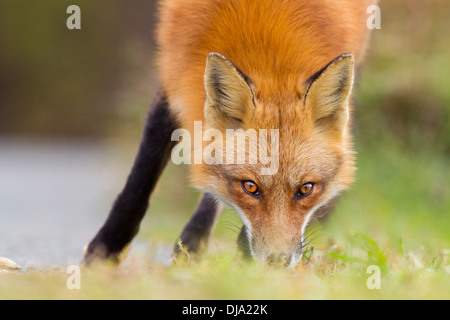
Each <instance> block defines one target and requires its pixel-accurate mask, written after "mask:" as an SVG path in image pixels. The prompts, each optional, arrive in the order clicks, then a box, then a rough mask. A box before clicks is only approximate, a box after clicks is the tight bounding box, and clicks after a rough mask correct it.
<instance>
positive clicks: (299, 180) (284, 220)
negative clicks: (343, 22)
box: [196, 53, 354, 267]
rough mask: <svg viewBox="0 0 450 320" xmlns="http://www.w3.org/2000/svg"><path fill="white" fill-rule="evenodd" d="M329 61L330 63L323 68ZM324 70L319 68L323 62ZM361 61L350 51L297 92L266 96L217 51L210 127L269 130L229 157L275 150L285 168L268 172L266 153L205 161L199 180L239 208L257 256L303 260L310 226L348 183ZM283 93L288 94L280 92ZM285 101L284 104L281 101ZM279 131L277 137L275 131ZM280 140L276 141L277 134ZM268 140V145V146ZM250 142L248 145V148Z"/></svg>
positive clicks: (211, 60) (209, 89)
mask: <svg viewBox="0 0 450 320" xmlns="http://www.w3.org/2000/svg"><path fill="white" fill-rule="evenodd" d="M321 67H322V66H321ZM318 69H319V68H318ZM353 74H354V60H353V56H352V55H351V54H344V55H341V56H339V57H338V58H336V59H334V60H333V61H331V62H330V63H329V64H328V65H326V66H325V67H323V68H322V69H321V70H319V71H318V72H317V73H316V74H315V75H313V76H312V77H311V78H309V80H308V81H306V82H304V83H300V84H299V92H303V94H300V93H299V94H297V95H295V96H292V97H289V98H286V99H284V100H282V99H262V98H260V97H259V96H258V88H257V87H255V85H254V83H253V82H252V79H250V78H248V77H247V76H246V75H245V74H243V73H242V72H241V71H240V70H239V69H238V68H237V67H236V66H235V65H234V64H233V63H232V62H231V61H229V60H228V59H227V58H225V57H224V56H222V55H220V54H217V53H211V54H209V56H208V59H207V63H206V71H205V88H206V102H205V108H204V117H205V122H206V126H207V127H208V128H215V129H217V130H220V131H221V132H223V133H224V134H225V133H226V132H227V130H230V129H234V130H236V129H242V130H249V129H253V130H255V131H256V132H258V130H261V129H265V130H267V132H268V134H267V139H266V140H265V141H264V142H263V141H261V140H259V141H258V142H259V143H258V145H256V146H254V145H250V143H249V142H248V141H247V142H246V143H245V144H244V146H247V147H246V148H243V149H242V148H239V147H238V148H235V149H234V150H232V151H231V152H228V151H227V150H225V151H224V154H223V156H224V157H225V158H228V159H229V158H230V157H231V158H233V159H235V158H234V157H235V156H236V154H237V153H239V152H243V153H245V156H246V157H247V159H249V160H250V158H252V157H254V156H255V154H258V153H251V151H252V148H253V149H255V148H256V149H258V150H260V149H263V148H267V146H268V145H274V144H273V143H275V144H276V148H270V147H269V148H267V149H268V150H269V151H268V153H269V154H270V157H271V158H272V159H274V161H277V168H276V170H273V171H272V172H271V173H269V174H268V173H267V172H266V173H264V170H263V169H264V168H266V167H267V164H263V163H261V161H260V159H253V160H254V161H246V162H245V163H243V164H242V163H241V164H236V162H233V161H230V162H229V163H225V162H226V161H224V163H223V164H212V165H205V166H202V169H201V170H202V172H201V175H200V176H201V178H200V179H197V180H198V181H196V182H197V184H198V185H200V186H201V187H202V188H203V189H204V190H207V191H208V192H211V193H213V194H214V195H215V196H216V197H217V198H218V199H220V200H222V201H224V202H225V203H227V204H228V205H230V206H231V207H232V208H234V209H235V210H236V211H237V212H238V213H239V214H240V216H241V218H242V220H243V223H244V226H243V229H242V230H241V235H240V240H239V241H240V247H241V248H243V249H245V250H244V251H247V253H248V254H250V255H251V256H252V257H253V258H255V259H257V260H261V261H265V262H270V261H279V262H282V263H284V264H286V265H288V266H291V267H293V266H295V265H297V264H298V263H299V262H300V260H301V257H302V254H303V251H304V245H305V243H304V242H305V229H306V226H307V224H308V222H309V221H310V220H311V218H312V217H313V215H314V213H315V212H316V210H317V209H319V208H320V207H322V206H323V205H324V204H325V203H327V202H328V201H329V200H330V199H332V198H333V197H335V196H336V195H337V194H338V193H339V192H340V191H342V190H343V189H345V188H346V187H347V186H348V185H349V183H351V181H352V177H353V171H354V166H353V152H352V148H351V139H350V132H349V131H350V130H349V116H350V112H349V97H350V94H351V90H352V85H353V76H354V75H353ZM279 94H280V96H282V95H283V92H280V93H279ZM280 101H282V102H280ZM271 129H276V131H275V132H276V133H277V137H276V139H275V138H274V136H271V135H270V134H269V133H270V132H271ZM274 139H275V140H274ZM262 144H264V145H262ZM241 147H242V146H241Z"/></svg>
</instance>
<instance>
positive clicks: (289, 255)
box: [238, 225, 303, 268]
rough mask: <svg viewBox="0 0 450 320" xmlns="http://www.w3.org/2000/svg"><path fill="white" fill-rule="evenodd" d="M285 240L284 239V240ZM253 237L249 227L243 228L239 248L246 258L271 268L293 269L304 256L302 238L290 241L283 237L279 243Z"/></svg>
mask: <svg viewBox="0 0 450 320" xmlns="http://www.w3.org/2000/svg"><path fill="white" fill-rule="evenodd" d="M283 238H284V239H283ZM265 239H266V238H265V237H262V236H257V235H252V234H251V232H250V231H249V229H248V227H246V226H245V225H244V226H243V227H242V229H241V232H240V234H239V237H238V248H239V250H240V252H241V253H242V255H243V257H244V258H247V259H254V260H257V261H260V262H263V263H266V264H268V265H271V266H285V267H290V268H293V267H295V266H296V265H297V264H298V263H299V262H300V260H301V258H302V254H303V247H302V241H301V238H300V237H294V238H291V239H290V240H286V239H287V238H285V237H283V235H281V236H280V237H278V241H277V240H274V239H271V240H270V241H266V240H265Z"/></svg>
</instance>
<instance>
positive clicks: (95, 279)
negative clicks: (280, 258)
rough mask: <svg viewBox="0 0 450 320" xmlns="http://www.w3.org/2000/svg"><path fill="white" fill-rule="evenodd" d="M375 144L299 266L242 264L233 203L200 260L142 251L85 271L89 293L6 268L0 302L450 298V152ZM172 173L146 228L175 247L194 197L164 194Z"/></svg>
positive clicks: (155, 239)
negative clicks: (161, 259) (377, 282)
mask: <svg viewBox="0 0 450 320" xmlns="http://www.w3.org/2000/svg"><path fill="white" fill-rule="evenodd" d="M381 146H382V147H381ZM372 148H373V146H369V147H364V146H362V147H361V148H360V149H359V151H360V154H359V157H358V162H359V165H358V166H359V170H358V174H357V182H356V183H355V184H354V185H353V188H352V189H351V190H350V191H348V192H346V193H345V194H344V195H343V197H342V198H341V199H340V201H339V203H338V205H337V207H336V209H335V210H334V211H333V212H332V213H331V214H330V215H329V219H328V220H327V221H326V223H324V224H323V225H321V226H318V225H317V224H314V225H313V227H312V228H313V229H315V230H319V232H318V234H319V237H318V238H317V239H316V240H315V241H314V242H313V243H312V245H311V246H312V247H314V250H313V252H312V254H311V253H309V254H308V255H307V256H308V257H306V258H305V259H304V261H303V263H302V264H301V265H300V266H299V267H298V268H297V269H295V270H285V269H282V268H273V267H267V266H262V265H259V264H257V263H247V262H244V261H241V260H240V259H239V258H238V257H237V255H236V245H235V240H236V236H237V234H236V232H237V230H238V228H239V226H240V223H239V220H238V218H237V216H236V215H235V214H234V213H233V212H232V211H229V210H228V211H226V212H225V213H224V214H223V216H222V217H221V219H220V221H219V223H218V226H217V229H216V232H215V234H214V236H213V238H212V240H211V243H210V246H209V249H208V252H207V254H206V256H205V257H204V259H203V260H201V261H196V260H195V259H190V262H189V264H187V263H186V261H181V262H180V261H179V262H178V263H176V264H174V265H171V266H163V265H161V264H160V263H158V262H157V261H155V260H153V259H152V258H151V257H152V250H153V249H150V250H149V251H150V252H148V251H139V250H135V251H133V253H132V254H130V255H129V256H128V257H127V258H126V259H125V261H124V263H123V264H122V265H121V266H120V267H118V268H114V267H111V266H98V267H97V268H93V269H82V273H81V286H82V288H81V290H68V289H67V287H66V281H67V278H68V276H69V275H68V274H66V273H65V270H63V269H61V270H46V271H33V270H28V271H25V272H12V273H8V274H3V275H0V299H16V298H26V299H35V298H40V299H41V298H43V299H113V298H117V299H353V298H356V299H432V298H436V299H449V298H450V277H449V275H450V265H449V264H448V260H449V258H450V257H449V255H450V250H449V249H450V226H449V224H448V214H449V212H450V211H449V208H450V199H449V197H448V195H449V181H450V179H449V175H448V174H449V172H448V159H447V158H445V157H439V156H437V155H433V156H428V155H426V154H425V155H419V156H412V155H411V154H408V153H407V152H402V151H401V150H399V146H397V145H389V144H381V145H380V147H379V148H374V149H372ZM169 171H170V172H168V174H167V175H166V176H165V177H164V179H163V181H162V182H161V184H160V186H159V189H158V191H157V193H156V194H155V197H154V199H153V202H152V209H151V210H150V212H149V215H148V217H146V219H145V221H144V223H143V228H142V231H141V233H140V240H143V241H146V242H148V243H151V244H154V245H157V244H165V245H172V243H174V242H175V240H176V238H177V235H178V233H179V232H180V230H181V228H182V227H183V224H184V223H185V222H186V221H187V219H188V218H189V210H192V209H193V207H195V203H196V200H195V199H196V196H197V194H196V193H195V192H192V191H190V190H187V191H186V189H185V188H181V187H180V189H179V192H180V195H179V199H180V202H179V203H177V204H174V203H173V202H169V203H168V202H167V201H166V200H167V197H170V192H169V190H170V191H175V192H176V191H177V190H178V186H180V185H184V183H185V182H186V181H185V180H186V177H185V176H184V175H183V174H181V175H180V173H182V172H184V171H183V169H181V168H175V167H171V168H169ZM169 186H173V187H172V188H169ZM183 190H184V191H183ZM186 208H188V210H187V209H186ZM158 213H159V214H158ZM153 248H155V247H154V246H153ZM308 259H309V261H308ZM370 265H377V266H378V267H379V268H380V270H381V289H380V290H377V289H374V290H369V289H368V287H367V284H366V283H367V279H368V278H369V276H371V274H368V273H367V268H368V267H369V266H370Z"/></svg>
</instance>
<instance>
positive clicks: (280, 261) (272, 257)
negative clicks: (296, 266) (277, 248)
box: [266, 252, 290, 266]
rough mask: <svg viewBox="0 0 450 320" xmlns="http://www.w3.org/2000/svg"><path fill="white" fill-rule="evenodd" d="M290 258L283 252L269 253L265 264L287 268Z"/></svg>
mask: <svg viewBox="0 0 450 320" xmlns="http://www.w3.org/2000/svg"><path fill="white" fill-rule="evenodd" d="M289 260H290V257H289V256H288V255H287V254H286V253H285V252H276V253H271V254H269V255H268V256H267V259H266V261H267V263H268V264H269V265H272V266H287V265H288V264H289Z"/></svg>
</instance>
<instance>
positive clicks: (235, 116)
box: [205, 53, 254, 129]
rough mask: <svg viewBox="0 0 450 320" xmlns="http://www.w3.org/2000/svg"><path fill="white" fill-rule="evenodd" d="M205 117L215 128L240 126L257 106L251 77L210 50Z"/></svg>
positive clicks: (206, 77)
mask: <svg viewBox="0 0 450 320" xmlns="http://www.w3.org/2000/svg"><path fill="white" fill-rule="evenodd" d="M205 89H206V103H205V119H206V121H207V122H209V124H210V125H212V126H213V127H215V128H222V129H225V128H227V129H228V128H230V129H233V128H240V127H242V126H243V122H244V120H245V118H246V117H247V116H248V115H249V114H251V112H252V111H253V109H254V95H253V91H252V89H251V88H250V80H249V79H248V78H247V77H246V76H245V75H244V74H243V73H242V72H241V71H240V70H239V69H238V68H237V67H236V66H235V65H234V64H233V63H232V62H231V61H230V60H228V59H227V58H225V57H224V56H222V55H221V54H218V53H210V54H209V55H208V59H207V62H206V70H205Z"/></svg>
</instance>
